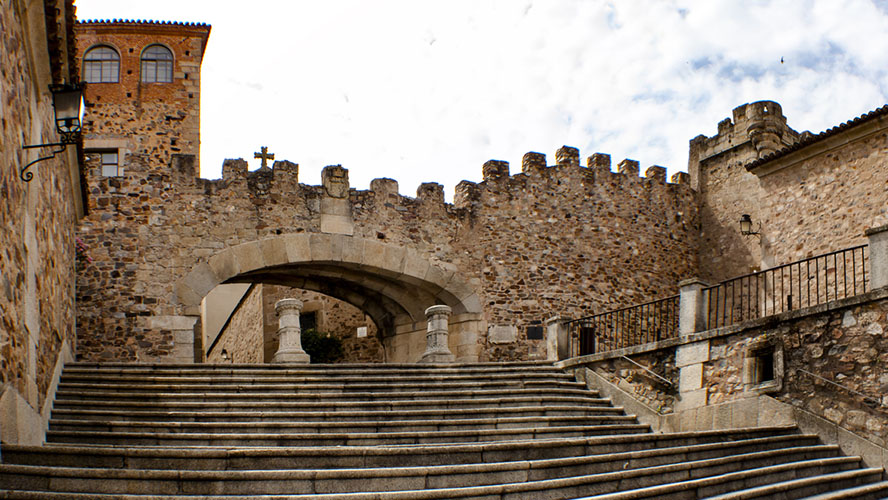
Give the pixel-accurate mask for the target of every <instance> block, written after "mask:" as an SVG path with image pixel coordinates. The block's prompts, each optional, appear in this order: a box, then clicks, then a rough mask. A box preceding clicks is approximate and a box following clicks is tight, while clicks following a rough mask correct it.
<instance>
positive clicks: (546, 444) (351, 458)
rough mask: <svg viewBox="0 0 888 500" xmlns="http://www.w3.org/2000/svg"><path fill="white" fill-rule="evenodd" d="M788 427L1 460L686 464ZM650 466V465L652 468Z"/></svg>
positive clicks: (777, 436) (11, 453) (783, 435)
mask: <svg viewBox="0 0 888 500" xmlns="http://www.w3.org/2000/svg"><path fill="white" fill-rule="evenodd" d="M793 430H794V429H793V428H786V427H772V428H750V429H737V430H726V431H706V432H684V433H672V434H652V433H651V434H641V435H623V436H620V435H617V436H601V437H584V438H562V439H537V440H532V441H503V442H482V443H473V444H432V445H415V446H389V447H386V446H348V447H344V446H335V447H301V448H300V447H280V446H276V447H271V448H240V449H238V448H213V447H183V448H170V447H161V448H156V447H138V448H128V447H125V446H113V445H112V446H102V445H79V446H74V445H62V444H48V445H46V446H23V445H6V446H4V448H3V459H4V461H5V462H6V463H15V464H22V465H46V466H65V467H104V468H134V469H139V468H141V469H190V470H194V469H200V470H243V469H290V468H293V467H294V466H298V467H306V468H314V469H317V468H356V467H393V466H430V465H447V464H470V463H491V462H505V461H513V460H540V459H554V458H565V457H577V456H606V455H610V454H620V453H622V454H625V453H632V454H633V456H634V457H635V458H636V459H638V460H642V459H648V460H654V461H655V460H657V457H658V456H659V454H661V453H666V452H665V451H660V450H669V453H672V452H675V451H679V452H683V453H684V454H685V456H686V459H687V460H701V459H704V458H712V457H717V456H721V454H723V453H724V450H731V452H732V453H735V454H740V453H751V452H755V451H763V450H771V449H778V448H789V447H801V446H813V445H815V444H818V443H819V440H818V438H817V436H816V435H805V434H793V433H790V432H791V431H793ZM651 465H656V462H653V463H651Z"/></svg>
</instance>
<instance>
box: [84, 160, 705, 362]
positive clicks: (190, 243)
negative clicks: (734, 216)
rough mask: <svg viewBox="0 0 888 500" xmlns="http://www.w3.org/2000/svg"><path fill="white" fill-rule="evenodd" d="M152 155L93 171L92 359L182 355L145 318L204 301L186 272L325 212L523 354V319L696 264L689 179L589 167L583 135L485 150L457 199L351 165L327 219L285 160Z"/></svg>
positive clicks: (657, 289) (316, 227) (679, 273)
mask: <svg viewBox="0 0 888 500" xmlns="http://www.w3.org/2000/svg"><path fill="white" fill-rule="evenodd" d="M91 161H95V160H91ZM151 164H152V162H151V161H150V160H149V159H148V158H145V157H139V156H138V155H135V156H134V157H133V160H132V161H131V162H130V165H129V169H128V171H127V173H126V175H125V176H124V177H120V178H96V177H91V178H90V184H89V186H90V192H91V194H92V196H91V199H90V203H91V208H92V213H91V215H90V217H89V218H88V219H87V220H85V221H84V223H83V224H82V225H81V232H80V235H81V238H83V240H84V241H85V242H87V244H88V245H89V246H90V247H91V248H94V249H97V250H96V251H94V252H93V254H92V255H91V257H92V258H93V262H92V263H90V265H88V266H86V268H85V269H84V271H83V272H82V273H81V274H80V276H79V281H78V293H79V299H80V329H79V332H80V334H81V337H80V344H79V350H78V353H79V355H80V356H81V357H82V358H83V359H118V360H135V359H139V360H143V361H148V360H164V359H166V360H170V359H182V360H184V359H186V358H187V356H188V355H187V353H186V352H185V351H184V350H180V351H176V349H175V347H174V344H173V342H172V337H173V336H174V335H175V334H176V332H168V333H166V334H165V333H164V332H161V331H156V330H154V329H153V328H152V326H151V325H152V324H153V323H155V321H154V320H152V319H151V318H152V317H154V316H166V315H182V314H194V313H193V312H189V311H185V310H183V308H181V307H180V306H179V305H178V304H177V300H178V299H177V292H176V289H175V286H176V283H177V281H178V280H180V279H182V278H183V277H184V276H186V275H187V274H188V273H189V272H190V271H191V270H192V269H194V268H195V266H196V265H197V264H199V263H200V262H206V261H207V259H208V258H209V257H210V256H213V255H214V254H218V253H219V252H220V251H222V250H224V249H226V248H231V247H233V246H235V245H238V244H240V243H245V242H251V241H256V240H260V239H263V238H274V237H276V236H278V235H286V234H300V233H318V232H321V230H322V225H323V224H330V223H331V221H332V223H334V224H337V226H335V227H333V229H329V227H328V230H332V231H333V232H337V231H339V230H342V229H343V228H347V229H351V230H352V231H353V235H354V237H355V238H362V239H363V240H368V241H369V240H375V241H380V242H384V243H386V244H388V245H394V246H397V247H402V248H406V249H410V251H411V252H415V253H416V254H417V255H419V256H421V257H422V258H425V259H428V261H429V262H430V263H431V264H432V265H434V266H436V267H439V268H441V269H444V270H447V271H448V272H451V271H453V272H456V273H457V274H458V275H459V276H461V277H463V278H464V279H465V280H466V282H467V283H469V285H470V286H471V287H473V289H474V291H475V293H476V294H477V296H478V298H479V302H480V303H481V307H482V308H483V311H484V313H483V316H484V317H483V318H481V319H482V320H483V321H484V322H486V324H487V325H489V327H497V326H504V325H505V326H513V327H515V329H514V331H515V332H516V335H515V338H514V339H512V340H511V341H512V342H515V343H516V345H517V346H519V347H517V348H516V353H515V354H514V356H515V357H516V358H517V359H527V358H528V357H529V356H530V349H531V347H530V346H531V343H530V342H528V341H527V340H526V338H525V335H524V332H525V330H526V327H527V326H528V325H530V324H532V323H531V322H533V321H541V320H543V319H545V318H547V317H549V316H551V315H552V314H553V312H558V313H563V314H567V315H573V316H576V317H578V316H581V315H586V314H590V313H592V312H600V311H602V310H606V309H609V308H612V307H617V306H623V305H629V304H632V303H635V302H638V301H641V300H645V299H647V298H649V297H659V296H663V295H665V294H668V293H672V291H673V290H674V289H675V286H676V284H677V283H678V281H680V280H681V279H683V278H686V277H688V276H691V275H693V274H695V272H696V266H697V258H696V256H697V243H696V241H697V239H696V234H697V231H698V230H699V224H698V219H697V210H696V204H695V203H694V194H693V192H692V191H691V190H690V189H689V187H688V186H687V185H684V184H670V183H667V182H666V179H665V169H663V168H662V167H651V168H649V169H648V170H647V171H646V176H645V177H639V167H638V163H637V162H634V161H631V160H626V161H623V162H621V163H620V165H619V166H618V170H619V171H618V172H612V171H611V168H610V158H609V156H607V155H600V154H596V155H594V156H592V157H591V158H590V160H589V166H588V167H581V166H580V165H579V152H578V151H577V150H576V149H574V148H567V147H565V148H562V149H561V150H559V153H558V155H557V160H556V165H554V166H547V163H546V160H545V156H544V155H542V154H539V153H529V154H528V155H525V158H524V161H523V164H522V173H519V174H515V175H511V174H510V172H509V167H508V163H506V162H497V161H491V162H488V163H487V164H485V166H484V169H483V174H484V180H483V181H482V182H480V183H470V182H464V183H461V184H460V185H459V186H458V188H457V193H456V195H455V203H454V204H452V205H451V204H447V203H445V202H444V195H443V190H442V188H441V186H440V185H438V184H433V183H429V184H423V185H422V186H420V188H419V189H418V190H417V197H416V198H411V197H406V196H401V195H400V194H398V189H397V183H396V182H395V181H392V180H390V179H377V180H375V181H373V183H372V184H371V189H370V190H367V191H358V190H354V189H348V185H347V178H346V181H345V182H346V184H345V187H346V190H345V191H343V193H345V194H346V197H345V198H344V200H345V203H346V204H345V205H343V206H339V207H338V208H337V207H334V208H335V209H336V210H339V212H337V213H336V214H334V215H335V216H336V217H338V218H334V219H329V218H328V219H325V218H324V215H325V214H327V213H332V212H331V209H330V206H331V205H330V196H329V194H328V192H326V188H325V187H322V186H307V185H304V184H299V183H298V178H297V173H298V167H297V165H295V164H292V163H289V162H285V161H280V162H275V164H274V168H266V169H260V170H258V171H254V172H247V168H246V162H244V161H243V160H229V161H226V162H225V165H224V166H223V178H222V179H219V180H214V181H209V180H205V179H198V178H197V176H196V173H197V170H196V166H195V164H194V159H193V158H192V157H187V156H179V157H174V158H173V161H172V162H171V165H170V167H169V168H168V169H167V170H166V171H165V172H161V171H159V170H158V169H157V168H156V167H153V166H151ZM677 179H683V177H681V176H679V177H677ZM343 207H344V208H343ZM349 224H351V225H352V226H351V227H350V228H349V227H348V225H349ZM473 324H475V325H478V324H479V323H477V321H475V323H473ZM183 332H184V330H183ZM485 332H486V330H485ZM534 342H535V341H534ZM476 343H477V344H478V345H479V346H480V348H479V350H478V351H477V352H476V353H475V354H474V355H476V356H477V357H476V358H475V359H489V358H488V356H487V355H486V354H485V353H487V352H489V350H490V347H489V345H488V344H487V340H486V335H483V334H482V335H481V336H479V337H478V338H477V340H476ZM467 352H468V351H467ZM469 355H472V354H471V353H470V354H469Z"/></svg>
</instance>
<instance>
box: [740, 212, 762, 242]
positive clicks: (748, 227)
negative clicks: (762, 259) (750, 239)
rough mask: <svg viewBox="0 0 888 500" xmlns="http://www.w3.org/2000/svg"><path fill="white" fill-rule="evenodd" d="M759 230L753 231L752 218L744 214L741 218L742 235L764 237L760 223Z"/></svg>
mask: <svg viewBox="0 0 888 500" xmlns="http://www.w3.org/2000/svg"><path fill="white" fill-rule="evenodd" d="M757 229H758V230H757V231H753V230H752V217H750V216H749V214H743V215H741V216H740V234H742V235H743V236H758V237H759V238H761V237H762V223H761V222H759V223H758V228H757Z"/></svg>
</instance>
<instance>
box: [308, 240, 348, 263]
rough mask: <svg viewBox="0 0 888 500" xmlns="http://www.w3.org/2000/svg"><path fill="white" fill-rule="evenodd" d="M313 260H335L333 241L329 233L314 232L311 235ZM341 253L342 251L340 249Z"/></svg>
mask: <svg viewBox="0 0 888 500" xmlns="http://www.w3.org/2000/svg"><path fill="white" fill-rule="evenodd" d="M308 241H309V245H310V246H311V260H312V262H330V261H333V242H332V240H331V239H330V235H328V234H318V233H312V234H311V235H310V236H309V240H308ZM340 255H341V251H340Z"/></svg>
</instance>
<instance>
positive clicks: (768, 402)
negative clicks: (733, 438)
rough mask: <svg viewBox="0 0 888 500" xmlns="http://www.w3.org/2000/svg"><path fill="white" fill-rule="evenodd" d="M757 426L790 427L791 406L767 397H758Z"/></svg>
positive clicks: (792, 422)
mask: <svg viewBox="0 0 888 500" xmlns="http://www.w3.org/2000/svg"><path fill="white" fill-rule="evenodd" d="M758 408H759V410H758V413H759V414H758V425H792V424H795V422H794V421H793V420H792V406H790V405H788V404H786V403H782V402H780V401H777V400H776V399H774V398H771V397H769V396H759V400H758Z"/></svg>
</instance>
